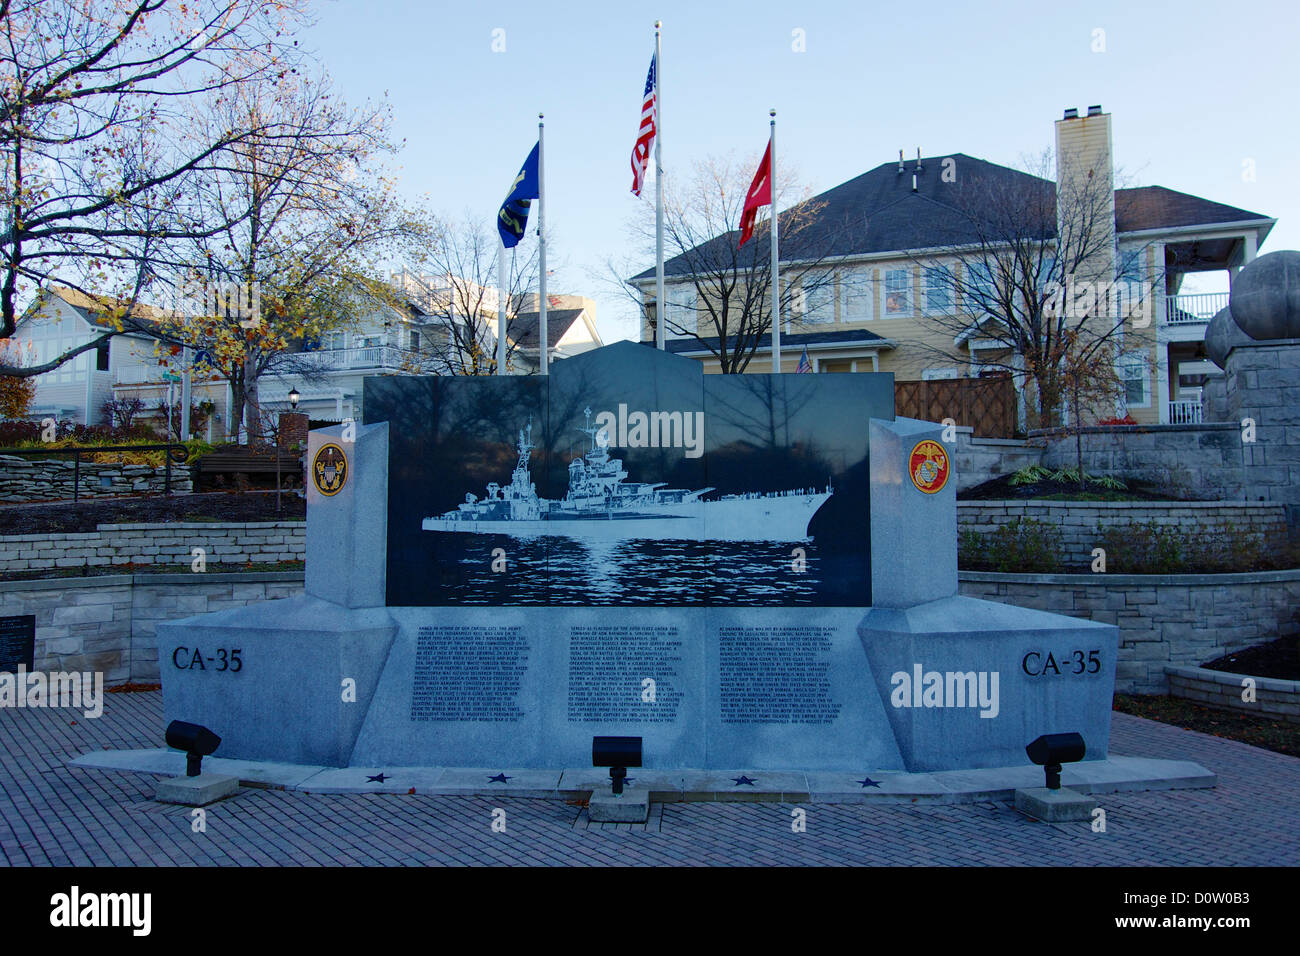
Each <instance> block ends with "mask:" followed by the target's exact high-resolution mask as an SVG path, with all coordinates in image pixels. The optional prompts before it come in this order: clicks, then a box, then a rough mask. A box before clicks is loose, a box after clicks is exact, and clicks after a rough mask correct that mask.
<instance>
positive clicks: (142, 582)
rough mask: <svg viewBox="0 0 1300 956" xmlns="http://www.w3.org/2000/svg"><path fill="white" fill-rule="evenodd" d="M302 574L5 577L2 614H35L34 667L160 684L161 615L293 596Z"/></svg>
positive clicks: (1, 586)
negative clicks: (45, 578) (42, 579)
mask: <svg viewBox="0 0 1300 956" xmlns="http://www.w3.org/2000/svg"><path fill="white" fill-rule="evenodd" d="M302 580H303V575H302V572H301V571H287V572H262V573H225V574H221V573H218V574H121V575H117V574H114V575H104V576H103V577H92V578H60V579H54V580H45V581H0V616H8V615H12V614H35V615H36V652H35V655H34V658H33V665H34V668H35V669H36V670H40V671H52V670H53V671H100V672H103V674H104V683H105V684H106V685H109V686H113V685H116V684H122V683H125V682H127V681H148V682H155V681H157V680H158V679H159V678H158V646H157V643H156V641H157V638H156V633H155V628H156V627H157V625H158V622H159V621H168V620H175V619H176V618H181V617H189V616H191V615H194V614H205V613H207V612H209V611H223V610H225V609H227V608H232V607H243V606H244V605H245V604H249V603H251V602H253V601H263V600H274V599H276V598H285V597H291V596H293V595H295V594H301V593H302V589H303V585H302Z"/></svg>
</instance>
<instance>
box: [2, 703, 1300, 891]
mask: <svg viewBox="0 0 1300 956" xmlns="http://www.w3.org/2000/svg"><path fill="white" fill-rule="evenodd" d="M74 720H75V723H73V721H74ZM162 727H163V719H162V695H161V693H158V692H153V693H141V694H110V695H107V697H106V704H105V710H104V714H103V716H102V717H101V718H99V719H98V720H86V719H82V718H81V716H80V714H78V713H75V712H71V711H61V710H2V711H0V761H2V763H0V853H2V854H3V860H4V862H5V863H6V864H8V865H10V866H31V865H35V866H66V865H74V866H95V865H110V866H112V865H182V866H188V865H198V866H205V865H218V866H221V865H226V866H229V865H234V866H276V865H290V866H293V865H326V866H329V865H365V866H371V865H444V864H453V865H454V864H466V865H482V864H548V865H553V864H559V865H578V866H600V865H606V864H627V863H632V864H650V865H668V866H676V865H715V864H720V865H753V864H757V865H808V864H812V865H815V864H863V865H882V864H883V865H890V866H916V865H920V866H925V865H935V864H952V863H956V864H962V865H1026V866H1030V865H1033V866H1041V865H1050V864H1057V865H1078V866H1098V865H1100V866H1148V865H1173V866H1202V865H1210V866H1242V865H1244V866H1255V865H1281V866H1295V865H1298V864H1300V829H1297V827H1296V826H1295V821H1296V820H1297V819H1300V759H1296V758H1293V757H1287V756H1282V755H1280V754H1274V753H1271V752H1268V751H1265V750H1259V749H1257V748H1254V747H1249V746H1247V745H1245V744H1240V743H1236V742H1235V741H1230V740H1222V739H1219V738H1216V737H1209V736H1206V735H1203V734H1197V733H1192V732H1190V731H1184V730H1179V729H1177V728H1173V727H1169V726H1166V725H1163V724H1158V723H1154V722H1152V721H1148V720H1144V719H1142V718H1139V717H1132V716H1128V715H1125V714H1118V713H1117V714H1115V715H1114V729H1113V735H1112V741H1111V752H1112V754H1116V755H1134V756H1149V757H1165V758H1182V759H1188V760H1194V761H1197V762H1199V763H1201V764H1202V765H1204V766H1205V767H1207V768H1209V769H1210V770H1212V771H1215V772H1217V773H1218V775H1219V786H1218V787H1217V788H1215V789H1212V790H1181V791H1165V792H1147V793H1126V794H1107V795H1102V796H1101V797H1100V800H1101V805H1102V807H1103V808H1104V809H1105V810H1106V814H1107V816H1106V824H1107V826H1106V832H1105V833H1094V832H1092V829H1091V826H1090V825H1089V824H1088V823H1086V822H1085V823H1072V824H1061V825H1055V826H1049V825H1046V824H1042V823H1036V822H1034V821H1032V820H1029V819H1027V818H1025V817H1023V816H1021V815H1020V814H1019V813H1017V812H1016V811H1015V809H1014V808H1013V807H1011V806H1009V805H1007V804H1005V803H984V804H973V805H971V804H967V805H950V806H898V805H881V804H867V805H855V806H840V805H831V804H812V805H808V806H806V807H805V808H804V809H805V810H806V811H807V831H806V832H804V833H794V832H792V831H791V826H790V824H791V820H792V816H791V811H792V810H793V809H794V806H793V805H784V804H753V803H751V804H746V803H674V804H662V805H656V806H655V808H654V812H653V813H652V815H651V819H650V822H649V824H648V825H647V826H646V827H645V828H635V829H634V828H632V827H626V826H625V827H621V828H615V827H612V826H611V825H604V826H601V825H594V824H593V825H591V826H590V827H589V826H588V823H587V819H586V811H585V810H584V809H583V808H581V807H579V806H576V805H572V804H568V803H566V802H564V801H561V800H538V799H522V798H504V797H503V798H502V799H499V800H493V799H489V798H486V797H458V796H425V795H394V794H375V795H373V796H367V795H318V794H307V793H299V792H292V791H280V790H264V789H247V788H245V789H241V790H240V792H239V793H238V794H237V795H236V796H235V797H233V798H231V799H229V800H226V801H223V802H221V803H218V804H215V805H213V806H211V807H209V808H207V814H206V823H207V830H206V832H203V833H194V832H192V829H191V818H190V813H191V811H190V810H189V809H188V808H185V807H173V806H164V805H161V804H156V803H154V802H153V801H152V799H151V797H152V792H153V787H154V782H155V780H156V779H157V778H155V777H152V776H148V775H144V774H133V773H112V772H106V771H97V770H81V769H75V768H70V767H68V766H66V764H65V761H66V759H67V758H68V757H70V756H74V755H76V754H79V753H85V752H87V751H90V750H95V749H103V748H112V749H116V748H123V747H157V746H160V745H161V742H162ZM498 807H499V808H501V809H504V810H505V813H506V830H505V832H504V833H494V832H493V831H492V826H491V825H492V819H493V810H494V809H496V808H498Z"/></svg>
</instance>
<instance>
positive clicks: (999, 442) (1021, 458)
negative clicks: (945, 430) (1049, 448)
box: [951, 425, 1043, 492]
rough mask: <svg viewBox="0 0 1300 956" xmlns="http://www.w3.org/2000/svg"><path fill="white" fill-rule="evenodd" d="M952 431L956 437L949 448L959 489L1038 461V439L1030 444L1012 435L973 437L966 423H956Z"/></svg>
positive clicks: (971, 430) (1039, 458)
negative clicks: (954, 430) (1011, 436)
mask: <svg viewBox="0 0 1300 956" xmlns="http://www.w3.org/2000/svg"><path fill="white" fill-rule="evenodd" d="M956 432H957V441H956V443H955V444H954V445H953V446H951V448H952V459H953V466H954V468H955V469H956V473H957V490H958V491H959V492H961V491H965V490H966V489H967V488H974V487H975V486H976V485H980V484H983V483H984V482H986V481H989V480H990V479H992V478H997V477H1000V476H1001V475H1006V474H1010V473H1011V472H1016V471H1019V470H1020V469H1021V468H1028V467H1029V466H1030V465H1037V464H1040V463H1041V461H1042V457H1043V445H1042V443H1041V442H1039V443H1037V444H1034V443H1031V442H1027V441H1022V440H1019V439H1013V438H976V437H975V435H974V429H973V428H971V427H970V426H969V425H959V426H957V428H956Z"/></svg>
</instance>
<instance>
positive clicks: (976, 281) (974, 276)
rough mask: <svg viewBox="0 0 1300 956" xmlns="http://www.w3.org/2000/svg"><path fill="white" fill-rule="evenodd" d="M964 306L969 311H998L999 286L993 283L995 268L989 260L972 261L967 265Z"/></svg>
mask: <svg viewBox="0 0 1300 956" xmlns="http://www.w3.org/2000/svg"><path fill="white" fill-rule="evenodd" d="M962 308H963V309H964V310H965V311H966V312H968V313H970V312H977V313H994V312H997V311H998V298H997V287H996V286H995V285H994V284H993V270H992V269H991V268H990V267H989V264H988V263H987V262H972V263H971V264H970V265H968V266H967V267H966V281H965V282H964V283H963V284H962Z"/></svg>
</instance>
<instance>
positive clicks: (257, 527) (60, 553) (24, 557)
mask: <svg viewBox="0 0 1300 956" xmlns="http://www.w3.org/2000/svg"><path fill="white" fill-rule="evenodd" d="M195 548H202V549H203V551H204V561H205V563H206V564H209V565H213V564H216V565H221V564H227V565H240V564H247V563H248V562H250V561H251V562H254V563H272V562H277V561H302V560H304V558H305V556H306V553H307V523H306V522H305V521H250V522H242V523H241V522H230V523H226V522H223V523H221V524H218V523H215V522H206V521H194V522H176V523H172V524H101V525H99V526H98V528H97V529H96V530H95V531H85V532H66V533H63V532H60V533H52V534H13V535H4V536H2V537H0V575H2V574H4V573H5V572H12V571H39V570H45V569H48V568H84V567H97V566H99V567H103V566H110V565H128V564H136V565H138V564H180V565H189V564H191V563H192V562H193V560H194V549H195Z"/></svg>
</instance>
